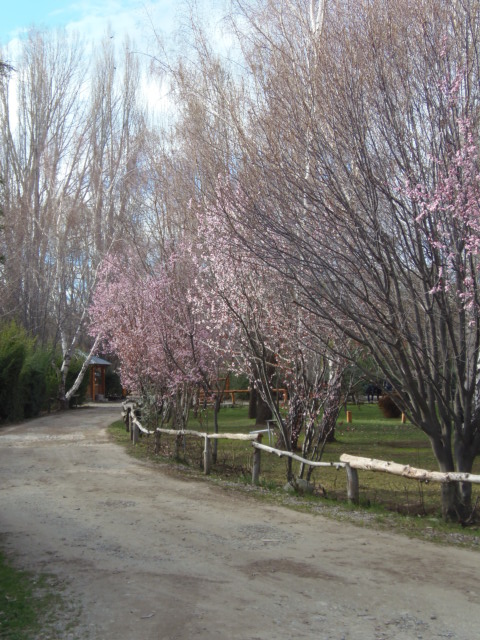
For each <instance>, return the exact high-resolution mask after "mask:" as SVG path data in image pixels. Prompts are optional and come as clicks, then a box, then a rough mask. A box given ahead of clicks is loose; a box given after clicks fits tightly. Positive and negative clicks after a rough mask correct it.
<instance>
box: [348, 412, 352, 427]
mask: <svg viewBox="0 0 480 640" xmlns="http://www.w3.org/2000/svg"><path fill="white" fill-rule="evenodd" d="M351 423H352V412H351V411H347V424H351Z"/></svg>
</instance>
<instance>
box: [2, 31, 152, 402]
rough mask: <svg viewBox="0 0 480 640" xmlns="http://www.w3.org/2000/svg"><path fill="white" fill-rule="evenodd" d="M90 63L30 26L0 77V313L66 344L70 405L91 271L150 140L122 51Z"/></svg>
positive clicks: (113, 236)
mask: <svg viewBox="0 0 480 640" xmlns="http://www.w3.org/2000/svg"><path fill="white" fill-rule="evenodd" d="M92 66H93V69H92V70H91V73H88V71H89V65H88V63H87V58H86V55H85V50H84V49H83V48H82V45H81V43H80V41H79V40H78V39H72V38H71V37H70V38H67V36H66V34H64V33H61V32H58V33H43V32H37V31H35V30H32V31H31V32H30V34H29V35H28V38H26V39H25V40H24V41H22V43H21V51H20V52H19V54H18V56H17V58H16V59H15V60H14V61H13V67H14V68H13V69H11V71H10V73H8V74H6V75H4V76H3V77H2V78H1V79H0V175H1V177H2V210H3V236H2V238H1V240H2V244H1V250H0V252H1V254H2V255H3V256H4V264H3V267H2V273H1V278H0V316H2V317H7V318H8V317H14V318H15V319H16V320H17V321H18V322H20V323H21V324H22V326H23V327H24V328H25V329H26V330H27V331H29V332H30V333H31V334H32V335H34V336H35V337H36V339H37V342H38V344H39V345H40V346H46V345H47V344H49V345H50V346H51V347H52V348H54V349H55V348H56V347H57V345H59V346H60V347H61V350H62V353H63V364H62V367H61V371H62V375H61V383H60V390H59V394H60V397H61V398H63V399H65V398H66V399H67V400H68V392H67V389H66V380H67V375H68V370H69V367H70V363H71V359H72V357H73V356H74V353H75V349H76V348H77V346H78V344H79V340H81V338H82V333H84V330H85V329H84V324H85V321H86V319H87V315H86V308H87V305H88V302H89V296H90V292H91V289H92V286H93V283H94V281H95V274H96V269H97V266H98V264H99V261H100V259H101V258H102V256H104V255H105V252H106V251H107V250H108V249H110V248H111V247H112V246H113V245H114V243H115V242H116V240H117V238H118V237H119V236H120V235H121V234H122V233H124V229H125V227H126V226H129V225H130V224H131V220H132V215H133V214H132V207H131V203H130V201H131V198H132V197H133V195H132V194H133V192H134V187H133V186H132V187H131V188H125V183H128V184H129V185H137V184H138V180H139V178H138V175H139V172H140V170H139V165H140V163H141V160H140V158H139V155H140V150H141V144H142V140H143V137H144V135H145V133H144V132H145V121H144V115H143V111H142V109H143V108H142V109H141V108H140V107H139V106H138V104H137V103H138V100H137V94H138V92H139V82H140V74H139V69H138V64H137V62H136V60H135V58H134V56H132V55H131V54H130V53H129V50H128V43H126V45H125V47H124V50H123V53H122V54H118V53H116V52H115V47H114V43H113V41H112V40H111V39H110V38H108V37H106V39H105V41H104V42H103V43H102V44H101V46H100V47H99V48H98V49H97V52H96V54H95V59H94V61H93V65H92ZM117 66H118V68H119V69H120V68H121V69H122V71H121V72H120V71H117ZM72 392H73V390H70V393H72ZM66 396H67V397H66Z"/></svg>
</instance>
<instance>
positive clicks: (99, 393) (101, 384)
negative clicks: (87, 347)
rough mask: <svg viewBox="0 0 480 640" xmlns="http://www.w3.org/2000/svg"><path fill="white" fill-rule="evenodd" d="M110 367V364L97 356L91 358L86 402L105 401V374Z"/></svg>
mask: <svg viewBox="0 0 480 640" xmlns="http://www.w3.org/2000/svg"><path fill="white" fill-rule="evenodd" d="M110 365H111V362H108V360H104V359H103V358H99V357H98V356H93V357H92V359H91V360H90V366H89V369H90V380H89V384H88V391H87V400H90V401H92V402H94V401H100V402H101V401H102V400H105V372H106V370H107V368H108V367H109V366H110Z"/></svg>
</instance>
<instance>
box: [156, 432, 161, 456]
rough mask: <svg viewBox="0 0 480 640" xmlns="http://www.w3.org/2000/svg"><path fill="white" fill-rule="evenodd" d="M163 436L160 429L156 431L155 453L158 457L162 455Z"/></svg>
mask: <svg viewBox="0 0 480 640" xmlns="http://www.w3.org/2000/svg"><path fill="white" fill-rule="evenodd" d="M161 436H162V434H161V432H160V431H158V429H157V430H156V431H155V453H156V454H157V455H158V454H159V453H160V438H161Z"/></svg>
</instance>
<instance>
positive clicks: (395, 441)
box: [115, 403, 480, 515]
mask: <svg viewBox="0 0 480 640" xmlns="http://www.w3.org/2000/svg"><path fill="white" fill-rule="evenodd" d="M347 409H348V410H349V411H350V412H351V414H352V423H351V424H347V421H346V414H345V411H342V413H341V415H340V417H339V420H338V423H337V429H336V434H335V435H336V440H335V442H333V443H331V444H328V445H327V447H326V449H325V453H324V457H323V460H325V461H338V460H339V459H340V456H341V454H342V453H349V454H351V455H358V456H364V457H368V458H377V459H380V460H389V461H390V460H391V461H394V462H399V463H402V464H409V465H411V466H414V467H419V468H422V469H428V470H437V469H438V467H437V464H436V462H435V458H434V456H433V454H432V450H431V448H430V443H429V441H428V438H427V437H426V436H425V434H423V432H421V431H420V430H419V429H417V428H415V427H414V426H413V425H411V424H409V423H406V424H401V420H400V419H394V418H390V419H387V418H385V417H384V416H383V415H382V413H381V412H380V409H379V407H378V405H377V404H376V403H373V404H363V405H359V406H355V405H352V406H348V407H347ZM116 424H117V426H116V429H115V432H116V433H117V437H118V438H120V439H121V440H123V441H128V439H129V436H128V434H126V432H125V430H124V426H123V423H122V422H119V423H116ZM189 428H190V429H198V430H201V431H210V432H211V431H213V419H212V416H211V415H207V416H205V415H204V416H203V417H202V418H201V420H197V419H195V418H193V417H192V418H191V420H190V423H189ZM254 428H255V425H254V421H253V420H249V419H248V416H247V408H246V407H235V408H222V410H221V411H220V414H219V430H220V432H224V433H225V432H236V431H241V432H248V431H250V430H253V429H254ZM264 443H266V444H268V441H267V439H266V438H264ZM153 446H154V440H153V438H148V437H147V438H145V437H144V438H143V439H142V440H141V442H140V444H139V445H138V447H137V450H136V451H135V455H138V456H148V457H150V458H152V459H155V458H158V456H155V454H154V450H153ZM173 452H174V438H173V437H169V436H162V451H161V455H160V459H163V460H165V459H166V458H169V457H171V456H172V455H173ZM297 453H300V452H297ZM179 458H180V461H181V462H183V463H184V464H187V465H190V466H191V467H193V468H195V469H201V467H202V461H203V442H202V441H201V440H200V439H198V438H193V437H192V438H187V439H186V442H185V443H184V444H183V445H182V447H181V448H180V455H179ZM252 458H253V449H252V447H251V446H250V445H249V444H248V443H246V442H241V441H240V442H236V441H227V440H220V441H219V444H218V457H217V464H215V465H214V466H213V470H212V474H213V475H218V476H221V477H223V478H228V479H230V480H235V481H238V482H250V480H251V468H252ZM294 469H295V471H298V463H296V462H295V463H294ZM285 470H286V462H285V459H284V458H282V459H280V458H278V457H277V456H275V455H270V454H267V453H263V452H262V465H261V483H262V484H263V485H264V486H267V487H269V488H271V489H275V488H279V487H282V486H283V485H284V484H285V481H286V475H285ZM474 472H475V473H480V462H477V464H476V467H475V469H474ZM312 480H313V481H314V483H315V485H316V494H317V495H318V496H319V497H321V498H322V499H325V498H326V499H328V500H333V501H345V500H346V473H345V471H344V470H343V469H340V470H338V471H337V470H335V469H334V468H333V469H330V468H328V469H316V470H315V471H314V473H313V476H312ZM359 481H360V502H361V504H362V505H364V506H376V507H380V508H385V509H387V510H392V511H396V512H399V513H408V514H418V515H426V514H434V515H438V513H439V511H440V487H439V485H438V484H436V483H428V484H425V483H420V482H418V481H414V480H409V479H407V478H400V477H397V476H393V475H390V474H386V473H380V472H376V473H375V472H367V471H359ZM476 487H478V485H474V501H475V500H476V499H477V497H478V496H479V495H480V492H479V490H478V488H476Z"/></svg>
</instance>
